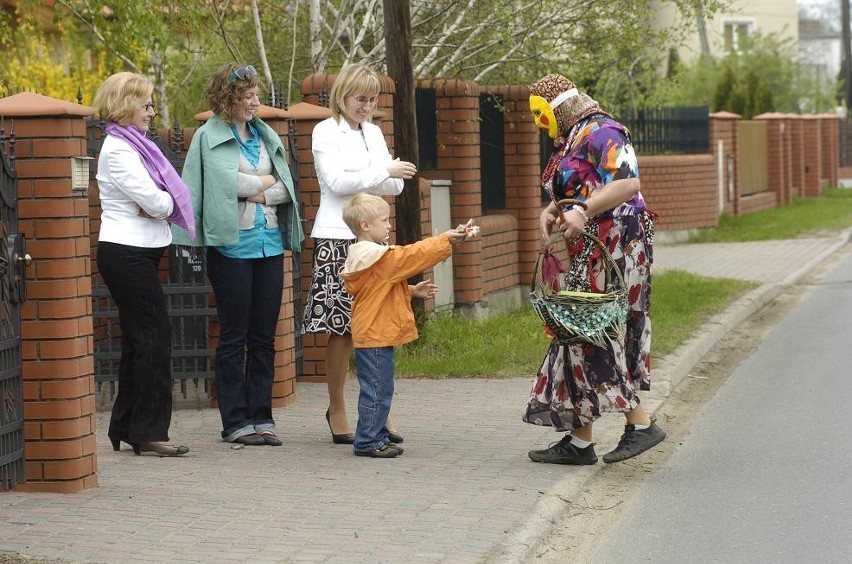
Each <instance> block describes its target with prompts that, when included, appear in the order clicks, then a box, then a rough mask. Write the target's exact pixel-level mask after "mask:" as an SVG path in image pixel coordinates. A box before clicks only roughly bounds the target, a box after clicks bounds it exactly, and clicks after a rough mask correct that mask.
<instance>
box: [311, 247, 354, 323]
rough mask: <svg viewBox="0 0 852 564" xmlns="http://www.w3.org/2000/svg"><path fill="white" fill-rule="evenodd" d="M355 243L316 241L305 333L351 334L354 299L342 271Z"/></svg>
mask: <svg viewBox="0 0 852 564" xmlns="http://www.w3.org/2000/svg"><path fill="white" fill-rule="evenodd" d="M354 242H355V239H316V240H314V258H313V264H314V266H313V277H312V282H311V290H310V292H308V301H307V304H305V315H304V323H303V324H302V333H331V334H332V335H349V334H350V328H349V323H350V321H351V319H352V296H350V295H349V293H347V292H346V288H345V287H344V286H343V280H342V279H341V277H340V272H341V271H342V270H343V265H344V263H345V262H346V255H347V253H348V251H349V245H351V244H352V243H354Z"/></svg>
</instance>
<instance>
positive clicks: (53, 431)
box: [0, 75, 839, 492]
mask: <svg viewBox="0 0 852 564" xmlns="http://www.w3.org/2000/svg"><path fill="white" fill-rule="evenodd" d="M333 79H334V77H333V76H322V75H317V76H311V77H308V78H307V79H305V81H304V82H303V84H302V94H303V101H302V102H300V103H298V104H294V105H293V106H291V107H290V108H289V109H288V110H287V111H281V110H276V109H274V108H268V107H264V108H263V109H262V111H261V113H260V114H259V115H260V116H261V117H262V118H263V119H264V120H265V121H267V122H268V123H269V124H270V125H271V126H272V127H273V128H275V129H276V131H278V132H279V134H280V135H282V136H285V135H287V132H288V127H290V126H292V127H294V128H295V138H296V153H297V155H298V162H299V171H298V177H299V188H300V192H301V195H300V199H301V203H302V205H303V216H304V219H305V224H304V228H305V232H306V235H309V233H310V229H311V227H312V226H313V219H314V217H315V216H316V210H317V207H318V205H319V186H318V183H317V180H316V175H315V172H314V169H313V157H312V154H311V150H310V146H311V143H310V137H311V132H312V130H313V127H314V125H316V123H318V122H319V121H321V120H322V119H325V118H326V117H327V116H328V115H330V111H329V110H328V109H327V108H325V107H322V104H321V103H325V98H327V92H328V90H329V89H330V86H331V83H332V81H333ZM420 86H422V87H428V88H434V90H435V93H436V104H437V118H438V139H437V141H438V147H439V151H438V165H437V169H436V170H433V171H428V172H424V173H423V174H422V177H423V178H422V179H421V181H420V189H421V203H422V205H421V221H422V222H423V233H424V234H429V233H431V232H432V224H431V221H432V218H431V192H430V182H431V181H442V182H449V183H450V185H451V188H450V198H451V211H450V214H451V221H452V223H451V224H452V225H454V224H456V223H462V222H464V221H466V220H467V219H468V218H470V217H474V218H477V220H478V222H479V223H480V225H482V233H483V235H482V238H481V239H480V240H477V241H475V242H472V243H469V244H466V245H463V246H461V247H459V248H458V249H457V253H456V254H455V256H454V261H453V269H454V271H453V283H454V286H455V302H456V308H457V309H458V310H461V311H462V312H463V313H465V314H467V315H470V316H473V317H484V316H487V315H489V314H491V313H493V312H495V311H499V310H500V309H502V308H503V307H511V306H513V305H516V304H518V303H520V302H522V301H523V299H524V295H525V288H526V285H527V284H528V281H529V277H530V275H531V273H532V268H533V264H534V261H535V257H536V253H537V251H538V249H539V247H540V242H539V235H538V214H539V211H540V209H541V207H542V200H541V193H540V188H539V174H540V155H539V148H538V140H539V134H538V130H537V129H536V128H535V127H534V125H533V124H532V121H531V119H530V116H529V106H528V103H527V96H528V94H527V91H526V88H525V87H520V86H506V87H494V88H488V89H487V91H488V92H492V93H497V94H500V96H501V97H502V98H503V106H504V138H505V142H506V145H505V171H504V172H505V179H506V198H505V202H506V203H505V208H504V209H498V210H488V211H487V212H483V208H482V198H481V189H480V162H479V142H480V141H479V127H480V121H479V119H480V118H479V95H480V93H481V92H483V87H481V86H480V85H478V84H476V83H474V82H471V81H466V80H458V79H449V80H430V81H422V82H421V83H420ZM393 92H394V85H393V82H392V81H391V80H390V79H388V78H387V77H386V78H385V80H384V82H383V88H382V92H381V95H380V97H379V105H380V107H382V108H383V110H382V111H380V112H379V115H378V116H377V120H376V121H377V123H378V124H379V125H380V126H381V127H382V130H383V131H384V132H385V135H386V136H387V140H388V145H389V146H390V147H391V150H392V151H393V135H392V133H393V112H392V110H391V108H392V96H393ZM90 114H91V109H90V108H87V107H85V106H79V105H76V104H70V103H67V102H62V101H58V100H53V99H50V98H46V97H44V96H39V95H37V94H31V93H24V94H17V95H15V96H11V97H8V98H5V99H2V100H0V116H8V117H14V132H15V135H16V137H17V145H16V157H17V171H18V195H19V199H20V205H19V218H20V230H21V231H22V232H23V233H25V234H26V237H27V240H28V242H29V247H28V252H29V253H30V254H31V255H32V256H33V257H34V259H35V262H34V265H33V266H31V267H30V268H28V276H29V286H28V294H29V301H27V302H26V303H25V304H23V307H22V310H21V311H22V355H23V380H24V402H25V409H24V415H25V438H26V480H27V481H26V483H23V484H20V485H19V486H18V488H19V489H25V490H31V491H56V492H74V491H79V490H82V489H85V488H89V487H93V486H95V485H97V460H96V457H95V450H96V449H95V447H96V437H95V432H96V429H95V417H94V414H95V389H94V388H95V384H94V374H93V339H94V331H93V321H92V301H91V293H92V292H91V288H92V267H93V264H94V251H93V248H94V247H93V246H94V241H96V239H97V220H96V218H97V206H96V205H95V204H96V197H97V190H96V188H95V187H94V186H90V187H89V193H88V195H87V194H86V193H83V192H73V191H72V190H71V184H72V182H71V165H70V161H71V157H73V156H85V155H86V154H87V153H86V130H85V129H86V128H85V117H87V116H89V115H90ZM198 117H199V118H200V119H201V120H203V119H206V118H205V116H204V115H199V116H198ZM756 119H762V120H766V121H767V122H768V127H767V146H768V147H770V150H769V153H768V155H767V167H768V169H769V175H768V178H769V180H768V184H769V185H768V186H767V187H766V190H764V191H763V192H759V193H758V194H755V195H753V196H749V197H748V198H743V197H741V196H740V193H739V188H738V183H739V171H740V168H741V167H742V166H745V165H746V164H747V162H745V161H747V160H748V159H747V153H745V155H746V156H745V157H744V156H743V154H744V153H743V148H741V147H739V146H738V135H737V127H738V125H737V124H738V123H739V121H740V118H739V116H736V115H734V114H728V113H717V114H713V115H712V116H711V126H710V137H711V145H710V147H711V153H710V154H704V155H671V156H647V155H646V156H641V155H640V158H639V163H640V169H641V173H642V191H643V194H644V195H645V197H646V200H647V201H648V204H649V207H650V208H651V209H653V210H655V211H656V212H657V213H659V214H660V216H661V217H660V221H659V223H658V232H659V233H660V234H673V235H674V234H677V233H682V232H688V231H691V230H696V229H700V228H703V227H711V226H714V225H716V224H717V223H718V220H719V217H720V214H721V213H722V211H723V210H724V211H726V212H728V213H733V214H735V215H740V214H742V213H747V212H750V211H754V210H757V209H765V208H767V207H772V206H775V205H779V204H782V205H783V204H787V203H789V202H790V201H791V200H792V198H793V197H798V196H818V195H819V194H820V193H821V190H822V188H823V187H824V186H827V185H835V184H836V183H837V178H838V176H837V175H838V172H837V165H838V162H839V160H838V142H837V131H838V122H837V120H836V118H834V117H833V116H823V115H821V116H797V115H789V114H769V115H764V116H758V117H757V118H756ZM291 120H292V121H291ZM166 133H167V132H166V131H163V132H161V134H166ZM192 133H193V130H186V131H185V137H186V141H185V146H188V144H189V140H190V139H191V136H192ZM400 156H401V157H403V158H405V156H404V155H400ZM90 198H93V200H92V202H90ZM389 201H390V203H391V204H392V203H393V202H392V198H389ZM311 252H312V240H311V239H310V238H309V237H308V239H307V241H306V248H305V249H304V251H303V252H302V253H301V255H297V257H298V259H299V260H300V264H301V269H302V280H301V286H300V287H295V282H294V279H293V276H292V272H291V271H290V269H289V268H288V270H287V272H286V277H285V293H284V298H283V300H282V304H281V310H280V320H279V327H278V333H277V336H276V349H277V351H278V354H277V359H276V380H275V382H276V384H275V388H274V396H275V400H274V401H275V405H276V406H282V405H287V404H290V403H292V402H294V401H295V399H296V390H297V382H298V379H305V380H323V379H324V374H325V367H324V359H323V346H324V344H325V343H324V339H323V337H321V336H313V335H307V336H305V339H304V357H303V364H304V369H303V371H302V373H301V374H296V373H295V363H294V362H293V359H294V356H293V355H294V350H295V349H294V341H295V333H294V330H295V329H294V327H295V323H294V321H295V317H296V316H300V315H301V311H295V307H294V306H293V301H294V297H295V295H296V292H299V293H300V294H301V295H302V296H304V295H305V293H306V291H307V288H308V285H309V283H310V272H311V258H312V257H311ZM211 300H212V296H211ZM429 307H430V304H427V309H428V308H429ZM212 325H213V337H214V339H215V334H216V331H215V320H213V323H212ZM211 432H213V431H211Z"/></svg>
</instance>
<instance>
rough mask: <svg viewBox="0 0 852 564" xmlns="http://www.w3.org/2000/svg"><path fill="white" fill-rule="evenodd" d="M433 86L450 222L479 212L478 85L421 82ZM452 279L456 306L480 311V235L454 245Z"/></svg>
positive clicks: (452, 81) (457, 81)
mask: <svg viewBox="0 0 852 564" xmlns="http://www.w3.org/2000/svg"><path fill="white" fill-rule="evenodd" d="M420 85H421V86H423V87H425V88H434V89H435V105H436V107H437V111H438V167H437V168H438V170H440V171H442V173H445V174H448V175H449V177H450V180H452V182H453V185H452V190H451V194H450V215H451V220H452V223H453V225H456V224H459V223H464V222H466V221H467V220H468V219H470V218H471V217H473V218H477V217H481V216H482V191H481V184H480V180H481V178H480V162H479V94H480V87H479V85H478V84H477V83H475V82H473V81H470V80H461V79H446V80H431V81H422V82H421V84H420ZM453 284H454V286H455V301H456V306H457V307H461V308H462V309H467V310H468V312H467V313H468V314H469V315H471V316H473V317H479V316H480V308H481V306H482V300H483V297H484V291H483V273H482V239H481V238H480V239H476V240H474V241H470V242H467V243H465V244H464V245H459V246H458V247H456V248H455V249H454V250H453Z"/></svg>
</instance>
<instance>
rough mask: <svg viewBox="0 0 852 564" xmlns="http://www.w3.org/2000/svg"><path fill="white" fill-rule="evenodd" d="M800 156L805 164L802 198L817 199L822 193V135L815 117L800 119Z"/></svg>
mask: <svg viewBox="0 0 852 564" xmlns="http://www.w3.org/2000/svg"><path fill="white" fill-rule="evenodd" d="M802 154H803V155H804V163H805V182H804V186H803V187H804V191H803V192H802V196H808V197H818V196H819V195H820V193H821V192H822V189H821V186H822V184H821V175H822V160H821V157H820V155H821V154H822V133H821V131H820V120H819V118H818V117H817V116H813V115H808V116H803V117H802Z"/></svg>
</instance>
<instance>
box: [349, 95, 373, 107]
mask: <svg viewBox="0 0 852 564" xmlns="http://www.w3.org/2000/svg"><path fill="white" fill-rule="evenodd" d="M347 98H352V99H353V100H355V103H356V104H358V105H359V106H375V105H376V104H377V103H378V101H379V99H378V98H377V97H376V96H370V97H368V96H356V95H355V94H350V95H349V96H347Z"/></svg>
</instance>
